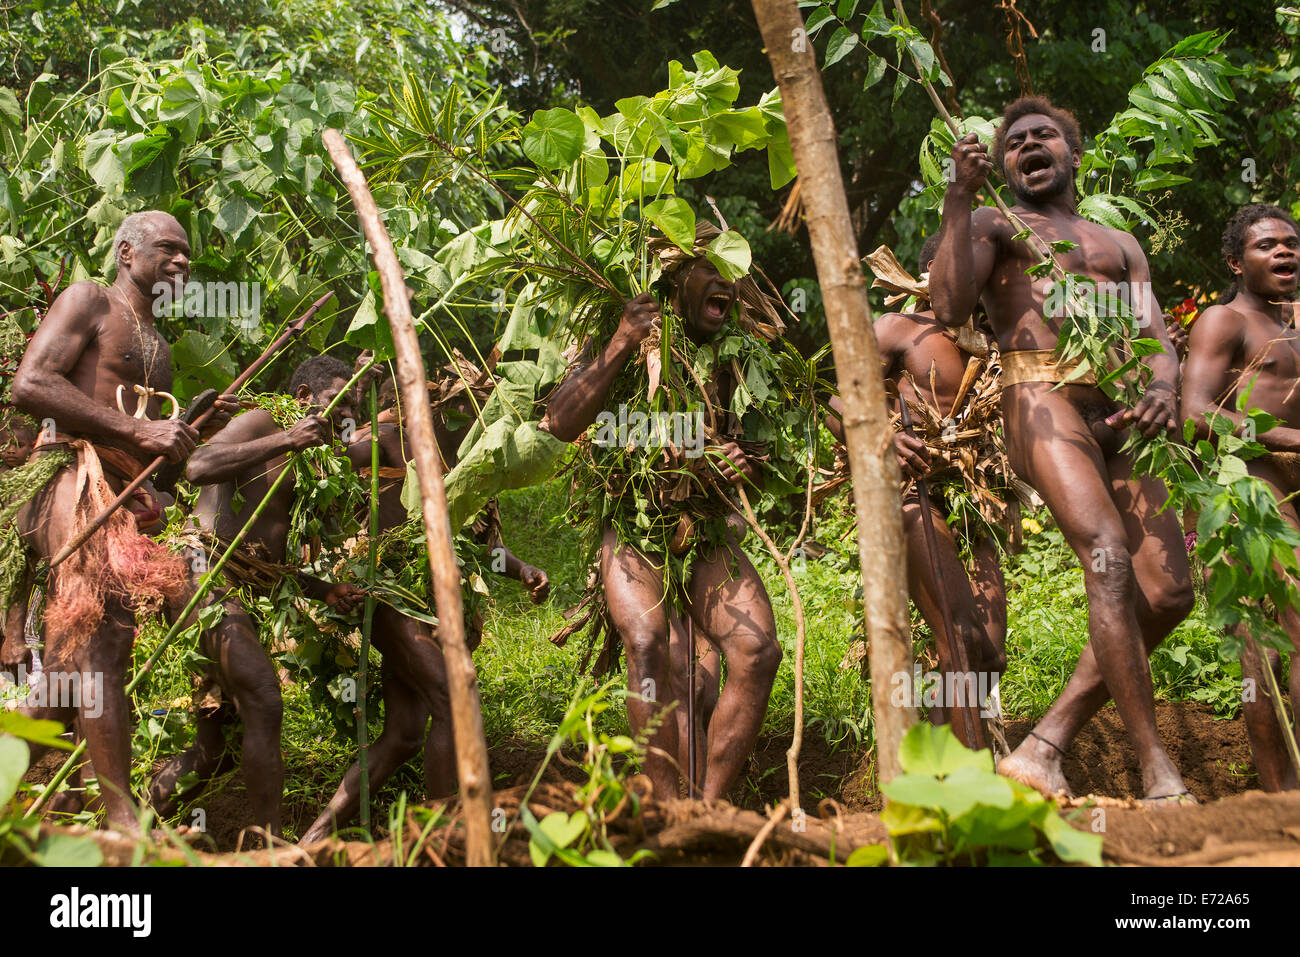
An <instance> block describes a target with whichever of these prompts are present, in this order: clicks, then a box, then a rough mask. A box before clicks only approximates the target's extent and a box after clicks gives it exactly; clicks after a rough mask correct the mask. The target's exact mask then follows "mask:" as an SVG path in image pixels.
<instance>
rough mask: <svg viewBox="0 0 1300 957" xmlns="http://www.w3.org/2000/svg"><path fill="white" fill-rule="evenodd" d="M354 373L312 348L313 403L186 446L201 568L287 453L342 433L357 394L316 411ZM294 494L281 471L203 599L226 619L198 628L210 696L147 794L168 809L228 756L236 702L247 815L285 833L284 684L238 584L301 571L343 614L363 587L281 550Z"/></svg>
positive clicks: (307, 386) (303, 368)
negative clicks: (296, 413)
mask: <svg viewBox="0 0 1300 957" xmlns="http://www.w3.org/2000/svg"><path fill="white" fill-rule="evenodd" d="M348 379H349V369H348V367H347V365H346V364H344V363H342V362H340V361H339V360H337V359H334V358H331V357H329V356H314V357H312V358H310V359H308V360H306V361H305V362H303V363H302V364H301V365H299V366H298V368H297V369H295V370H294V373H293V376H292V377H291V378H290V380H289V392H290V394H291V395H293V396H294V398H295V399H297V400H298V403H299V405H301V406H303V407H305V409H306V410H307V415H305V416H304V417H303V418H302V419H301V420H300V421H299V422H297V423H296V424H295V425H293V426H292V427H291V428H289V429H283V428H281V427H280V425H279V424H278V423H277V422H276V421H275V419H274V418H273V417H272V416H271V414H270V413H269V412H267V411H265V410H264V409H253V410H251V411H248V412H245V413H244V414H243V415H240V416H238V417H237V418H235V419H234V420H233V421H232V422H231V423H230V424H229V425H227V426H226V427H225V428H224V429H222V430H221V431H220V432H218V433H217V434H216V435H215V436H213V438H212V440H211V441H210V442H208V443H207V444H206V445H204V446H203V447H202V448H200V449H198V450H196V451H195V452H194V454H193V455H191V456H190V460H189V463H188V466H187V468H186V477H187V478H188V479H189V480H190V481H191V482H193V483H194V484H195V485H199V486H201V487H202V490H201V491H200V493H199V498H198V502H197V503H196V504H195V507H194V515H193V521H194V523H195V524H196V525H197V526H198V528H199V529H200V530H201V537H200V538H199V540H198V541H197V542H196V546H195V550H192V552H191V554H193V555H194V556H195V558H197V569H196V570H206V567H207V565H208V564H209V563H215V562H216V560H217V558H218V557H219V556H220V554H221V553H222V552H223V551H224V550H225V545H226V544H228V543H229V542H231V541H233V540H234V538H235V537H236V536H237V535H238V534H239V531H240V530H241V529H242V528H243V527H244V525H245V523H246V522H248V520H249V518H250V517H251V516H252V515H253V513H254V511H255V509H256V508H257V507H258V505H259V504H261V502H262V499H263V498H265V497H266V495H267V493H268V492H269V491H270V489H271V486H272V485H273V484H275V481H276V479H278V478H279V477H280V473H281V472H283V471H284V470H285V469H286V468H288V466H289V455H290V454H291V453H293V452H300V451H302V450H303V449H308V448H311V447H313V446H318V445H327V444H329V443H331V442H332V441H333V438H334V436H335V435H337V434H339V433H341V432H342V431H343V428H344V424H345V421H346V420H350V419H352V418H353V416H354V411H353V406H352V401H351V399H350V397H348V396H344V397H343V398H342V399H340V400H339V401H338V402H337V403H335V404H334V407H333V409H332V410H331V413H330V417H329V418H328V419H327V418H325V417H324V416H323V414H321V413H323V412H324V410H325V409H326V408H328V407H329V406H330V404H331V403H332V402H334V399H335V398H336V397H337V396H338V395H339V393H340V392H342V391H343V389H344V387H345V386H346V385H347V382H348ZM293 502H294V488H293V484H292V483H291V482H287V481H286V482H284V483H283V484H281V486H280V487H279V488H278V489H277V490H276V491H275V493H274V494H273V495H272V496H271V498H270V500H269V501H268V502H267V503H266V505H265V506H263V508H262V510H261V512H260V513H259V514H258V515H257V517H256V518H255V520H254V522H253V525H252V527H251V528H250V529H249V532H248V535H247V536H246V537H245V538H244V541H243V542H242V543H241V544H240V547H239V548H238V549H236V551H235V553H234V555H232V557H231V560H230V562H229V563H228V564H227V565H226V567H225V568H224V569H223V573H224V574H225V577H226V579H227V582H228V584H229V585H231V586H237V587H229V588H221V587H220V586H218V587H217V588H216V589H214V591H213V592H212V593H210V595H209V597H208V599H207V600H206V602H205V604H208V605H211V604H214V603H218V602H220V603H221V604H222V605H223V607H224V614H223V615H222V618H221V620H220V621H219V622H218V623H217V624H216V626H215V627H213V628H209V629H207V630H205V631H204V632H203V633H202V636H201V638H200V645H199V647H200V650H201V651H202V653H203V656H204V657H205V658H207V659H208V660H209V661H210V662H211V665H210V666H209V668H208V674H207V675H206V679H207V684H206V688H205V690H206V694H205V695H204V696H203V697H204V699H206V700H207V701H208V702H209V704H208V705H204V704H200V706H199V708H198V717H197V729H196V733H195V740H194V745H193V746H192V747H191V748H190V749H189V750H187V751H185V752H183V753H181V754H179V755H176V756H175V757H173V758H172V759H171V760H169V761H168V762H167V763H166V764H164V765H163V767H162V768H160V769H159V771H158V773H157V774H156V775H155V776H154V780H153V783H152V785H151V787H150V800H151V802H152V804H153V806H154V807H155V808H156V809H157V810H158V811H159V813H160V814H161V815H162V816H163V817H169V816H170V815H171V814H172V813H174V811H175V808H176V805H177V803H178V801H180V800H190V799H192V798H193V797H195V796H196V795H197V793H198V792H199V791H200V790H201V789H202V788H203V787H204V786H205V785H206V784H207V783H208V782H209V781H210V780H211V779H212V777H213V776H215V775H216V774H219V773H221V772H222V771H223V770H225V768H226V767H227V766H229V765H230V764H231V763H232V757H231V755H230V754H229V753H228V752H227V749H226V742H225V735H224V733H223V728H224V727H225V726H226V725H227V724H230V723H231V722H232V721H234V720H235V711H237V713H238V719H239V721H240V722H242V724H243V729H244V731H243V757H242V764H243V772H244V783H245V786H246V787H247V789H248V803H249V806H250V809H251V811H252V813H253V821H252V822H250V823H252V824H255V825H257V826H259V827H264V828H266V829H267V830H268V831H269V832H270V833H271V834H272V835H274V836H277V837H278V836H279V834H280V824H281V821H280V805H281V798H282V794H283V790H284V762H283V758H282V755H281V749H280V722H281V718H282V716H283V705H282V702H281V698H280V684H279V681H278V679H277V676H276V671H275V666H274V665H273V664H272V663H271V659H270V658H269V657H268V655H267V652H266V650H265V649H264V648H263V646H262V643H261V642H260V641H259V640H258V629H257V626H256V624H254V622H253V619H252V618H251V617H250V616H249V613H248V609H247V608H246V606H245V603H244V601H243V600H242V599H241V598H240V597H239V594H238V587H247V588H249V589H250V590H252V591H261V592H265V591H269V590H271V589H273V588H274V587H275V585H276V583H277V582H276V579H277V578H280V577H284V576H285V575H292V576H296V577H297V579H298V582H299V584H300V586H301V587H302V591H303V594H304V595H306V596H307V597H308V598H314V599H316V600H318V601H322V602H324V603H325V604H326V605H329V606H330V607H332V608H338V610H339V611H341V612H343V613H344V614H347V613H349V612H351V611H352V609H353V608H354V607H355V606H356V604H357V603H358V602H359V601H360V600H361V599H362V597H363V593H362V590H361V589H360V588H358V587H356V586H355V585H348V584H331V583H330V582H326V581H322V580H320V579H318V578H315V577H313V576H311V575H307V574H305V573H302V572H298V571H297V570H296V565H297V562H296V559H297V556H293V560H292V561H290V560H289V558H290V556H288V555H287V554H286V548H287V543H288V540H289V521H290V513H291V509H292V507H293ZM192 567H193V566H192ZM218 689H219V690H218ZM213 699H218V700H213ZM227 699H228V700H227ZM231 704H233V705H234V709H235V711H232V709H231ZM190 772H194V773H195V774H196V775H197V777H198V781H197V783H196V784H194V785H193V786H192V787H191V788H189V789H188V790H187V791H186V792H185V793H184V794H180V795H178V794H177V787H178V782H179V781H180V780H181V779H182V778H183V777H184V776H185V775H186V774H188V773H190Z"/></svg>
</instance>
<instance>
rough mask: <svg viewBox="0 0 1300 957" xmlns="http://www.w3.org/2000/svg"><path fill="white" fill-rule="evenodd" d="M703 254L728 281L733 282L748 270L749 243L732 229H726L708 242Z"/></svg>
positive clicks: (749, 259)
mask: <svg viewBox="0 0 1300 957" xmlns="http://www.w3.org/2000/svg"><path fill="white" fill-rule="evenodd" d="M705 255H706V256H708V257H709V262H711V263H713V265H714V267H715V268H716V269H717V270H718V272H719V273H720V274H721V275H722V278H723V279H725V280H727V281H728V282H735V281H736V280H737V279H740V278H741V277H742V276H744V275H745V274H746V273H747V272H749V264H750V262H751V258H750V252H749V243H748V242H747V241H746V239H745V237H744V236H742V235H740V233H738V232H736V231H735V230H734V229H729V230H727V231H726V232H725V233H723V234H722V235H721V236H718V237H717V238H716V239H714V240H713V242H711V243H709V248H708V249H707V250H706V251H705Z"/></svg>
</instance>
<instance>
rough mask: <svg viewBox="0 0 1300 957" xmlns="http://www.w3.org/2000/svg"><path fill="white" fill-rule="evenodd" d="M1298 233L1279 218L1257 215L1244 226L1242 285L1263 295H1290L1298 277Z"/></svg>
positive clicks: (1240, 266)
mask: <svg viewBox="0 0 1300 957" xmlns="http://www.w3.org/2000/svg"><path fill="white" fill-rule="evenodd" d="M1298 256H1300V236H1297V235H1296V231H1295V227H1294V226H1292V225H1291V224H1290V223H1288V222H1286V221H1285V220H1282V219H1261V220H1260V221H1259V222H1257V223H1254V224H1253V225H1251V226H1250V227H1249V228H1248V229H1247V230H1246V235H1245V238H1244V240H1243V242H1242V251H1241V258H1240V259H1239V260H1233V259H1229V264H1230V265H1232V266H1234V267H1235V268H1237V269H1240V270H1241V280H1242V285H1244V286H1245V287H1246V288H1247V289H1249V290H1250V291H1251V292H1253V293H1255V294H1256V295H1259V296H1262V297H1264V298H1265V299H1271V300H1278V299H1294V298H1295V292H1296V283H1297V280H1300V259H1298V258H1297V257H1298Z"/></svg>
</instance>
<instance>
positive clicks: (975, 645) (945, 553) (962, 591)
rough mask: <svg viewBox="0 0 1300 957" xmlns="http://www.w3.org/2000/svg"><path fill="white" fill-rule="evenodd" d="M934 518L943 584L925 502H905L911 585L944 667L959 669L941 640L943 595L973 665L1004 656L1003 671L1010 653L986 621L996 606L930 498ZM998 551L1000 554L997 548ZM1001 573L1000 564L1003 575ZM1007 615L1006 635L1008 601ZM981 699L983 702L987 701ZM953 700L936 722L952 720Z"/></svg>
mask: <svg viewBox="0 0 1300 957" xmlns="http://www.w3.org/2000/svg"><path fill="white" fill-rule="evenodd" d="M929 518H930V525H931V527H932V528H933V529H934V542H935V546H936V549H937V551H938V555H937V558H938V559H939V562H940V570H941V571H942V573H943V587H942V588H940V586H939V580H938V577H937V576H936V574H935V567H934V564H933V562H932V560H931V557H930V551H929V549H928V548H927V547H926V539H925V524H924V522H925V515H924V513H923V510H922V508H921V504H920V502H919V501H917V499H916V498H915V497H909V498H908V500H907V501H906V502H904V504H903V535H904V539H905V541H906V544H907V579H908V590H909V593H910V594H911V597H912V601H914V602H915V603H916V607H917V609H918V610H919V611H920V612H921V617H922V618H924V619H925V622H926V624H927V625H929V626H930V632H931V634H933V635H934V636H935V649H936V651H937V652H938V653H939V658H940V661H941V662H942V667H943V668H944V670H945V671H949V670H955V662H948V661H947V655H946V654H945V653H944V651H943V648H944V642H942V641H941V640H940V638H941V636H942V635H943V633H944V626H943V607H942V605H940V602H941V601H942V602H946V603H947V606H948V612H949V614H951V615H952V622H953V630H954V631H956V633H957V634H956V638H957V640H958V641H961V642H962V643H963V644H964V645H965V648H966V657H967V663H968V664H969V665H970V668H971V670H972V671H975V672H979V671H990V670H993V669H992V668H990V667H988V665H990V664H999V662H1000V666H999V667H998V668H997V669H996V670H997V671H998V672H999V673H1000V672H1001V671H1002V668H1004V667H1005V663H1006V658H1005V655H1003V656H1001V657H1000V658H999V656H998V655H997V654H996V653H995V651H994V646H993V642H992V640H991V639H990V638H989V636H988V635H987V634H986V632H985V630H984V629H985V621H986V620H987V619H989V618H990V617H992V615H993V611H992V610H991V609H985V608H981V607H980V599H981V598H982V597H983V594H982V592H980V591H978V590H977V589H976V586H975V585H974V584H972V582H971V579H970V576H969V574H968V573H967V571H966V566H965V564H964V563H963V562H962V560H961V552H960V550H959V549H958V547H957V540H956V539H955V538H954V537H953V534H952V529H951V528H950V527H949V526H948V523H947V521H946V520H945V519H944V517H943V513H942V512H940V511H939V510H938V508H936V507H935V506H934V504H933V503H931V504H930V515H929ZM994 554H995V555H996V552H995V553H994ZM1000 575H1001V572H1000V566H999V580H1000ZM1002 620H1003V622H1004V624H1003V629H1002V634H1003V635H1005V633H1006V627H1005V621H1006V612H1005V607H1004V609H1003V611H1002ZM1000 648H1001V641H999V642H998V650H1000ZM951 686H952V685H951V684H950V682H949V681H948V680H947V678H945V679H944V682H943V685H942V687H943V688H945V689H947V688H948V687H951ZM986 686H987V679H986ZM977 688H978V681H977V682H976V685H975V687H972V689H971V691H972V693H975V692H976V689H977ZM976 703H977V704H979V705H982V704H983V702H976ZM949 704H950V702H947V701H943V702H942V703H941V704H940V705H939V706H938V707H934V708H931V709H930V721H931V722H932V723H934V724H947V723H948V721H949V715H948V706H949Z"/></svg>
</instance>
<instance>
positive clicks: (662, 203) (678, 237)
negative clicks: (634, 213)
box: [641, 196, 695, 253]
mask: <svg viewBox="0 0 1300 957" xmlns="http://www.w3.org/2000/svg"><path fill="white" fill-rule="evenodd" d="M641 215H642V216H644V217H645V218H646V219H648V220H649V221H650V222H652V223H654V224H655V225H656V226H658V227H659V229H660V231H661V232H662V233H663V234H664V235H665V236H667V237H668V238H669V239H671V240H672V241H673V242H674V243H676V244H677V246H678V247H680V248H681V249H682V250H683V251H684V252H687V253H689V252H691V250H692V249H694V247H695V210H693V209H691V204H690V203H688V202H686V200H684V199H680V198H679V197H676V196H670V197H668V198H666V199H657V200H655V201H654V202H653V203H646V205H645V206H643V207H641Z"/></svg>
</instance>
